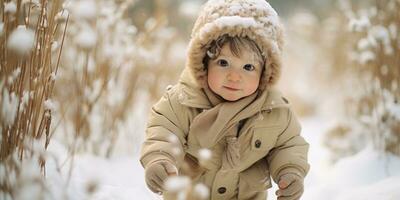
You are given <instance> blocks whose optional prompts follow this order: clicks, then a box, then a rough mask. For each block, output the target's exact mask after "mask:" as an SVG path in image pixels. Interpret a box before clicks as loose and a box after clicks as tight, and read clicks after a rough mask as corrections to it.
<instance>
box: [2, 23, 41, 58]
mask: <svg viewBox="0 0 400 200" xmlns="http://www.w3.org/2000/svg"><path fill="white" fill-rule="evenodd" d="M34 42H35V32H33V30H31V29H27V28H26V27H25V26H24V25H20V26H18V27H17V28H16V29H15V30H14V31H13V32H12V33H11V35H10V37H9V38H8V44H7V46H8V48H10V49H12V50H14V51H16V52H17V53H19V54H21V55H25V54H27V53H28V52H29V51H30V50H31V49H32V48H33V46H34Z"/></svg>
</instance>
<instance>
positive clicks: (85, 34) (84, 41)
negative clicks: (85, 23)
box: [75, 27, 97, 50]
mask: <svg viewBox="0 0 400 200" xmlns="http://www.w3.org/2000/svg"><path fill="white" fill-rule="evenodd" d="M75 42H76V43H77V44H78V46H79V47H81V48H82V49H85V50H89V49H92V48H94V46H95V45H96V42H97V34H96V32H95V31H94V30H93V29H92V28H89V27H86V28H83V29H82V30H81V31H80V32H79V33H78V35H77V36H76V38H75Z"/></svg>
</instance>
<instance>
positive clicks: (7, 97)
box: [1, 88, 19, 126]
mask: <svg viewBox="0 0 400 200" xmlns="http://www.w3.org/2000/svg"><path fill="white" fill-rule="evenodd" d="M18 104H19V99H18V97H17V96H16V95H15V93H14V92H11V93H9V92H8V89H7V88H5V89H4V90H3V99H2V100H1V119H2V120H4V123H5V125H8V126H11V125H12V124H13V123H14V120H15V117H16V116H17V109H18Z"/></svg>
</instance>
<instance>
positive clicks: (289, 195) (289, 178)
mask: <svg viewBox="0 0 400 200" xmlns="http://www.w3.org/2000/svg"><path fill="white" fill-rule="evenodd" d="M278 186H279V190H278V191H276V195H277V196H278V200H299V199H300V197H301V195H302V194H303V191H304V185H303V178H302V177H301V176H299V175H297V174H294V173H288V174H283V175H282V176H281V177H279V181H278Z"/></svg>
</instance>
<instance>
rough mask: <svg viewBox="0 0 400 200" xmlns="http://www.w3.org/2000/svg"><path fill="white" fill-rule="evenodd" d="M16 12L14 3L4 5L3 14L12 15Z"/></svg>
mask: <svg viewBox="0 0 400 200" xmlns="http://www.w3.org/2000/svg"><path fill="white" fill-rule="evenodd" d="M16 11H17V5H15V2H14V1H10V2H7V3H4V12H5V13H10V14H14V13H15V12H16Z"/></svg>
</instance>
